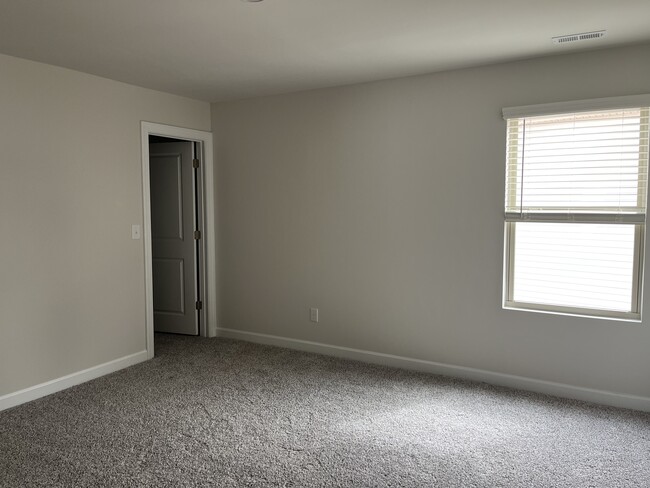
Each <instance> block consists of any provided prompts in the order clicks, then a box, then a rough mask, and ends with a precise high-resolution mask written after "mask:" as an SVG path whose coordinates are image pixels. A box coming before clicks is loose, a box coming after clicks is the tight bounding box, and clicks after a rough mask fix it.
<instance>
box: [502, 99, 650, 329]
mask: <svg viewBox="0 0 650 488" xmlns="http://www.w3.org/2000/svg"><path fill="white" fill-rule="evenodd" d="M640 101H641V102H643V104H639V102H640ZM631 102H634V103H636V104H637V105H636V106H634V105H630V103H631ZM617 103H619V104H620V106H619V107H617V106H616V105H617ZM648 105H650V97H646V96H641V97H623V98H619V99H602V100H596V101H585V102H576V103H574V104H566V105H560V104H553V105H548V106H531V107H520V108H513V109H504V118H505V119H506V120H507V156H506V192H505V193H506V195H505V221H506V223H505V236H506V238H505V247H506V249H505V273H504V276H505V283H504V307H506V308H517V309H528V310H539V311H552V312H563V313H572V314H579V315H590V316H597V317H612V318H620V319H629V320H640V318H641V294H642V289H641V288H642V287H641V285H642V275H643V249H644V236H645V220H646V193H647V190H646V187H647V181H648V176H647V175H648V119H649V109H648ZM585 107H588V108H585Z"/></svg>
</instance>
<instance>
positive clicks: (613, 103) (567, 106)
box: [502, 94, 650, 322]
mask: <svg viewBox="0 0 650 488" xmlns="http://www.w3.org/2000/svg"><path fill="white" fill-rule="evenodd" d="M648 106H650V94H642V95H630V96H623V97H609V98H595V99H586V100H574V101H568V102H556V103H547V104H539V105H524V106H518V107H505V108H503V109H502V115H503V118H504V120H507V119H512V118H523V117H535V116H542V115H555V114H563V113H574V112H589V111H598V110H615V109H625V108H636V107H648ZM649 164H650V162H649ZM643 191H644V192H647V189H645V188H644V190H643ZM563 215H564V218H563V217H562V216H560V214H554V213H552V212H543V213H542V212H540V213H537V214H529V215H528V216H526V217H525V218H523V219H522V216H521V215H520V214H518V213H517V214H516V215H515V214H513V213H512V212H507V213H506V214H505V225H504V228H505V232H504V261H503V264H504V268H503V308H504V309H509V310H521V311H528V312H539V313H549V314H556V315H570V316H578V317H588V318H597V319H606V320H619V321H626V322H641V314H642V306H643V280H644V277H643V275H644V273H643V268H644V256H645V232H646V218H647V211H646V213H645V214H644V215H642V216H639V215H618V216H617V217H616V218H615V219H612V216H610V215H606V214H601V215H599V214H597V213H596V212H595V213H588V214H584V215H581V214H572V215H569V216H568V218H567V216H566V215H567V214H566V213H563ZM558 217H559V218H558ZM526 220H530V221H541V222H544V221H547V222H550V221H552V222H558V221H561V220H565V221H567V220H569V221H572V222H590V223H610V224H612V223H628V224H635V239H634V263H633V273H634V275H633V282H632V307H631V308H632V310H633V312H618V311H613V310H601V309H589V308H582V307H580V308H578V307H566V306H559V305H545V304H538V303H525V302H516V301H514V300H513V299H512V297H513V291H514V289H513V288H514V276H513V275H514V255H515V253H514V240H515V238H514V235H515V232H514V225H515V223H516V222H522V221H526Z"/></svg>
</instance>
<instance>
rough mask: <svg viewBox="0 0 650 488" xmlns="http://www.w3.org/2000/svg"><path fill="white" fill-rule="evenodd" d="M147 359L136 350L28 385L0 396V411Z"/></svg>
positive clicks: (144, 352)
mask: <svg viewBox="0 0 650 488" xmlns="http://www.w3.org/2000/svg"><path fill="white" fill-rule="evenodd" d="M147 359H148V357H147V351H140V352H136V353H135V354H131V355H129V356H124V357H123V358H119V359H115V360H113V361H109V362H107V363H104V364H100V365H98V366H93V367H92V368H88V369H84V370H83V371H78V372H76V373H72V374H69V375H66V376H62V377H61V378H57V379H55V380H51V381H47V382H45V383H41V384H40V385H36V386H30V387H29V388H25V389H24V390H20V391H16V392H14V393H9V394H7V395H3V396H0V412H1V411H2V410H6V409H7V408H11V407H15V406H17V405H21V404H23V403H27V402H31V401H32V400H36V399H37V398H41V397H44V396H47V395H51V394H52V393H56V392H57V391H61V390H65V389H66V388H70V387H71V386H75V385H78V384H80V383H85V382H86V381H90V380H93V379H95V378H99V377H100V376H104V375H107V374H109V373H114V372H115V371H119V370H120V369H124V368H128V367H129V366H133V365H134V364H138V363H141V362H143V361H146V360H147Z"/></svg>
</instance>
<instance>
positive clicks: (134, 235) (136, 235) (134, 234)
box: [131, 224, 140, 240]
mask: <svg viewBox="0 0 650 488" xmlns="http://www.w3.org/2000/svg"><path fill="white" fill-rule="evenodd" d="M131 239H133V240H137V239H140V226H139V225H138V224H133V225H132V226H131Z"/></svg>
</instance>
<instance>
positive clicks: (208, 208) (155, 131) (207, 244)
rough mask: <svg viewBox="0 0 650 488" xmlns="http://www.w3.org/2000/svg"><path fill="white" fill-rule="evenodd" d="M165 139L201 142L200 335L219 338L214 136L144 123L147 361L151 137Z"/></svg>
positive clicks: (150, 341)
mask: <svg viewBox="0 0 650 488" xmlns="http://www.w3.org/2000/svg"><path fill="white" fill-rule="evenodd" d="M150 135H151V136H162V137H170V138H175V139H184V140H187V141H193V142H198V143H199V146H200V150H201V153H202V158H201V168H200V169H201V170H202V171H203V178H202V180H203V189H202V190H203V191H202V193H203V213H202V215H203V219H202V222H201V228H202V239H201V240H202V246H203V256H204V260H203V263H204V271H205V272H204V277H205V278H204V283H203V308H204V317H205V321H204V323H203V326H202V327H201V329H200V331H199V334H200V335H201V336H203V337H215V336H216V335H217V277H216V271H217V267H216V256H217V254H216V241H215V235H216V233H215V222H216V220H215V210H216V209H215V189H214V149H213V142H212V133H211V132H206V131H200V130H194V129H185V128H183V127H174V126H171V125H164V124H157V123H154V122H145V121H143V122H142V123H141V144H142V198H143V202H142V205H143V226H142V227H143V232H142V235H143V237H144V279H145V327H146V330H145V332H146V341H147V357H148V358H149V359H151V358H153V356H154V328H153V272H152V259H153V253H152V248H151V188H150V186H149V185H150V183H149V176H150V175H149V136H150Z"/></svg>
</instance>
